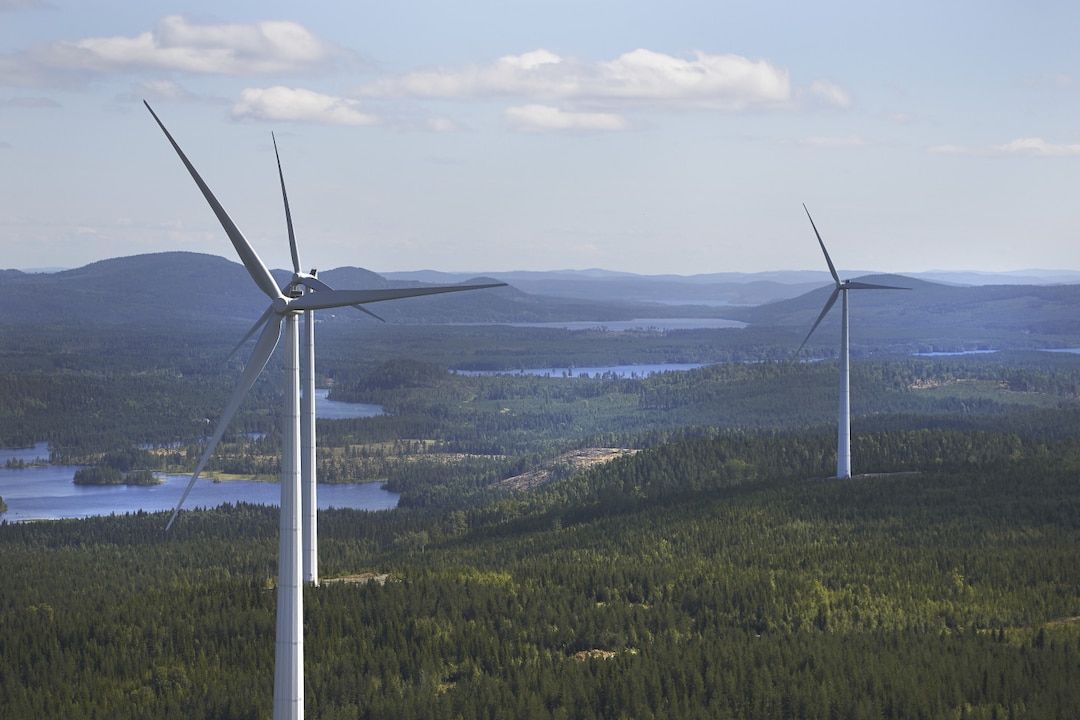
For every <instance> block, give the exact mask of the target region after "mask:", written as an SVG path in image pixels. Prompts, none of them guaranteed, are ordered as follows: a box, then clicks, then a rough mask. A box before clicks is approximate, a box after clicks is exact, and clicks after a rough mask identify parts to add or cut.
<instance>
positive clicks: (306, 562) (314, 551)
mask: <svg viewBox="0 0 1080 720" xmlns="http://www.w3.org/2000/svg"><path fill="white" fill-rule="evenodd" d="M271 136H272V135H271ZM274 157H275V159H276V160H277V168H278V179H279V180H280V181H281V198H282V201H283V202H284V205H285V224H286V225H287V226H288V230H289V252H290V254H291V255H292V264H293V276H292V280H291V281H290V282H289V284H288V285H287V286H286V288H287V289H295V288H297V287H303V288H305V289H306V291H307V292H315V291H317V290H332V289H333V288H331V287H330V286H329V285H327V284H326V283H324V282H323V281H322V280H320V279H319V278H318V277H316V275H317V271H316V270H314V269H312V271H311V272H309V273H306V272H303V271H302V270H301V269H300V268H301V264H300V253H299V251H298V250H297V247H296V233H295V232H294V231H293V222H292V212H291V211H290V210H289V195H288V193H287V192H286V191H285V173H284V172H283V171H282V169H281V155H279V154H278V148H277V139H276V138H275V139H274ZM354 307H355V308H356V309H357V310H360V311H362V312H364V313H367V314H368V315H370V316H371V317H373V318H375V319H376V320H380V321H381V320H382V318H381V317H379V316H378V315H376V314H375V313H373V312H371V311H370V310H368V309H367V308H365V307H364V306H363V305H355V306H354ZM300 362H301V377H302V380H303V392H302V393H301V395H300V444H301V454H300V476H301V480H300V482H301V487H302V502H301V505H302V507H303V518H304V522H303V550H302V552H303V577H304V582H306V583H310V584H312V585H318V584H319V533H318V500H317V490H316V487H317V485H316V483H317V478H316V474H317V471H316V466H315V448H316V445H317V443H316V438H315V311H314V310H305V311H304V348H303V353H302V354H301V361H300Z"/></svg>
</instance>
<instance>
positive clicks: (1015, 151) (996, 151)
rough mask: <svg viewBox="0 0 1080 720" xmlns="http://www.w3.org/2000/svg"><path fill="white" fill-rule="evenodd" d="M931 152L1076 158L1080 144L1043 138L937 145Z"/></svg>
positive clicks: (964, 154)
mask: <svg viewBox="0 0 1080 720" xmlns="http://www.w3.org/2000/svg"><path fill="white" fill-rule="evenodd" d="M930 152H932V153H935V154H938V155H962V156H968V157H1011V156H1021V157H1023V156H1027V157H1074V156H1077V155H1080V143H1071V144H1060V143H1058V144H1055V143H1048V142H1046V141H1045V140H1043V139H1042V138H1037V137H1027V138H1017V139H1015V140H1010V141H1009V142H1007V143H1004V144H1002V145H990V146H974V145H936V146H934V147H932V148H930Z"/></svg>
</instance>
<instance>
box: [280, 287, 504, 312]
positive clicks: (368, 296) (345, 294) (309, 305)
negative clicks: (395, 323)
mask: <svg viewBox="0 0 1080 720" xmlns="http://www.w3.org/2000/svg"><path fill="white" fill-rule="evenodd" d="M504 285H506V283H487V284H484V285H435V286H431V287H419V288H395V289H386V290H321V291H319V292H313V293H307V294H306V295H302V296H300V297H298V298H292V299H290V300H289V309H290V310H327V309H329V308H338V307H345V306H347V305H363V304H365V303H373V302H383V301H384V300H398V299H401V298H409V297H420V296H423V295H438V294H441V293H452V292H461V291H463V290H481V289H483V288H493V287H503V286H504Z"/></svg>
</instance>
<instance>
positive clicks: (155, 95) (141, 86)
mask: <svg viewBox="0 0 1080 720" xmlns="http://www.w3.org/2000/svg"><path fill="white" fill-rule="evenodd" d="M134 90H135V92H134V97H137V98H139V99H142V100H172V101H177V100H192V99H194V97H195V96H194V95H192V94H191V93H190V92H188V91H187V90H186V89H185V88H183V87H181V86H180V85H179V84H177V83H175V82H173V81H172V80H151V81H149V82H143V83H138V84H137V85H135V88H134Z"/></svg>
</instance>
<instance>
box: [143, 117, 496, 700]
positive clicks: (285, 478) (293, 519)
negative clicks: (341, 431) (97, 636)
mask: <svg viewBox="0 0 1080 720" xmlns="http://www.w3.org/2000/svg"><path fill="white" fill-rule="evenodd" d="M143 104H145V105H146V109H147V110H149V111H150V114H151V115H153V117H154V120H155V121H156V122H157V124H158V126H159V127H160V128H161V130H162V132H164V133H165V137H166V138H168V140H169V143H170V144H171V145H172V146H173V149H174V150H176V154H177V155H178V156H179V157H180V160H181V161H182V162H183V163H184V166H185V167H186V168H187V170H188V172H189V173H190V174H191V177H192V179H193V180H194V181H195V184H196V185H198V187H199V190H200V191H202V194H203V197H204V198H205V199H206V201H207V203H209V204H210V208H211V209H212V210H213V211H214V214H215V215H216V216H217V219H218V222H220V223H221V226H222V228H224V230H225V234H226V235H228V236H229V240H230V241H231V242H232V244H233V248H234V249H235V250H236V252H237V254H238V255H239V256H240V260H241V261H242V262H243V264H244V267H245V268H246V269H247V271H248V274H249V275H251V279H252V280H254V281H255V284H256V285H257V286H258V288H259V289H260V290H262V291H263V292H264V293H265V294H266V295H267V297H269V298H270V306H269V307H268V308H267V309H266V311H265V312H264V313H263V314H262V316H261V317H260V318H259V320H258V321H257V322H256V323H255V325H254V326H253V327H252V328H251V330H250V331H248V333H247V335H245V337H244V339H243V340H241V342H240V344H243V343H244V342H245V341H246V340H247V339H248V338H249V337H251V336H252V335H254V334H255V332H256V331H258V330H259V329H260V328H262V331H261V333H260V334H259V339H258V340H257V341H256V343H255V348H254V349H253V350H252V353H251V358H250V359H249V360H248V364H247V366H246V367H245V368H244V372H243V373H242V374H241V376H240V380H239V382H238V383H237V385H236V388H235V389H234V390H233V393H232V395H231V396H230V398H229V401H228V403H227V404H226V406H225V409H224V411H222V413H221V419H220V420H218V425H217V428H215V430H214V434H213V435H212V436H211V438H210V442H209V443H208V444H207V446H206V449H205V450H204V451H203V455H202V458H201V459H200V460H199V464H198V465H197V466H196V468H195V472H194V474H192V476H191V481H190V482H189V483H188V485H187V488H185V489H184V494H183V495H181V497H180V502H178V503H177V504H176V509H175V510H173V513H172V516H171V517H170V518H169V522H168V524H167V525H166V530H168V529H169V528H170V527H171V526H172V524H173V521H175V520H176V516H177V514H179V512H180V508H181V507H182V506H183V504H184V500H186V499H187V496H188V493H190V492H191V489H192V487H194V485H195V481H196V480H198V478H199V475H200V474H201V473H202V471H203V470H204V469H205V468H206V463H207V462H208V461H209V460H210V456H211V455H212V454H213V452H214V449H215V448H216V447H217V445H218V443H219V442H220V441H221V438H222V435H224V433H225V429H226V428H227V427H228V425H229V422H230V421H231V420H232V418H233V416H234V415H235V414H236V411H237V409H238V408H239V407H240V403H241V401H242V400H243V399H244V396H245V395H247V393H248V391H249V390H250V389H251V387H252V385H254V383H255V380H256V379H257V378H258V377H259V375H260V374H261V373H262V371H263V368H264V367H266V363H267V362H268V361H269V360H270V356H271V355H272V354H273V352H274V348H275V347H277V344H278V340H279V339H280V336H281V331H282V326H284V328H285V383H284V384H285V388H284V390H285V393H284V394H285V407H284V410H283V413H282V420H283V422H282V428H283V429H282V441H281V520H280V525H279V533H280V537H279V540H278V593H277V600H278V606H277V631H276V645H275V654H274V720H285V719H288V720H301V719H302V718H303V716H304V671H303V660H304V634H303V618H304V609H303V587H302V585H301V582H300V578H301V524H302V515H301V497H300V452H299V450H300V413H299V398H300V363H299V333H298V322H297V315H298V314H299V313H301V312H305V311H310V310H324V309H329V308H338V307H345V306H349V305H362V304H365V303H371V302H381V301H384V300H394V299H398V298H406V297H417V296H421V295H435V294H439V293H447V292H458V291H461V290H473V289H479V288H484V287H497V286H499V285H503V284H504V283H492V284H486V285H454V286H445V285H444V286H429V287H422V288H407V289H384V290H332V289H325V290H320V291H319V292H317V293H311V292H309V293H301V292H299V291H296V290H293V289H290V290H289V292H288V293H285V292H282V290H281V289H279V288H278V286H277V283H276V282H274V278H273V276H272V275H271V274H270V271H269V270H268V269H267V267H266V265H265V264H263V261H262V260H261V259H260V258H259V256H258V254H257V253H256V252H255V249H254V248H253V247H252V246H251V244H250V243H249V242H248V241H247V239H246V238H245V237H244V235H243V233H241V232H240V229H239V228H238V227H237V226H236V224H235V223H234V222H233V221H232V218H230V217H229V215H228V213H226V212H225V209H224V208H223V207H222V206H221V203H219V202H218V200H217V198H216V197H214V194H213V193H212V192H211V191H210V188H209V187H208V186H207V185H206V183H205V182H204V181H203V179H202V177H201V176H200V175H199V173H198V172H197V171H196V170H195V166H194V165H192V164H191V161H189V160H188V158H187V156H186V155H185V154H184V152H183V150H181V149H180V146H179V145H178V144H177V143H176V140H174V139H173V137H172V135H171V134H169V131H168V130H167V129H166V128H165V125H164V123H162V122H161V119H160V118H159V117H158V116H157V114H156V113H155V112H154V110H153V108H151V107H150V104H149V103H147V102H145V101H144V103H143ZM287 289H288V288H287Z"/></svg>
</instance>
